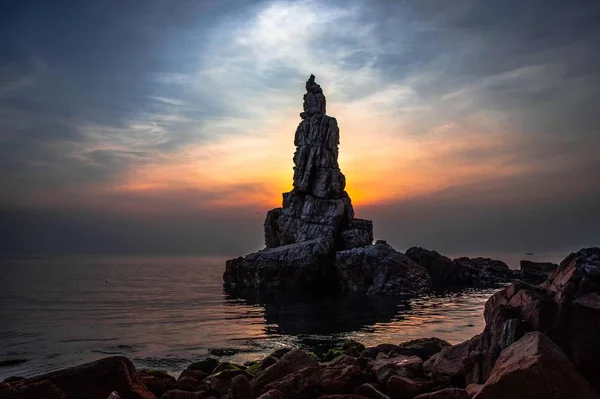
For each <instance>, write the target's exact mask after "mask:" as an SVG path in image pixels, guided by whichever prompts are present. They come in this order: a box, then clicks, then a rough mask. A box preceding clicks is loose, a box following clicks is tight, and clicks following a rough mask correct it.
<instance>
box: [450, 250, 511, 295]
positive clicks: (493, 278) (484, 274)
mask: <svg viewBox="0 0 600 399" xmlns="http://www.w3.org/2000/svg"><path fill="white" fill-rule="evenodd" d="M454 262H455V263H456V264H457V265H458V266H459V267H460V268H461V269H463V270H466V273H469V274H470V275H471V276H472V279H473V283H474V285H478V286H486V287H487V286H496V285H500V284H505V283H507V282H508V281H510V280H511V279H513V277H514V273H513V272H512V270H510V268H509V267H508V265H507V264H506V263H504V262H502V261H501V260H497V259H491V258H481V257H477V258H468V257H466V256H463V257H460V258H456V259H454Z"/></svg>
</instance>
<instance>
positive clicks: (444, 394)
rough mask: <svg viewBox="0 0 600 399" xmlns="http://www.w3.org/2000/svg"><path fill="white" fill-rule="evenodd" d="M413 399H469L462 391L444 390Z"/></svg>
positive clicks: (456, 389)
mask: <svg viewBox="0 0 600 399" xmlns="http://www.w3.org/2000/svg"><path fill="white" fill-rule="evenodd" d="M414 399H469V397H468V396H467V391H465V390H464V389H460V388H446V389H442V390H439V391H435V392H429V393H424V394H422V395H419V396H415V397H414ZM497 399H500V398H497ZM507 399H508V397H507ZM515 399H516V398H515ZM518 399H521V398H518Z"/></svg>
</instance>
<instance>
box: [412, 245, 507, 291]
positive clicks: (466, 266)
mask: <svg viewBox="0 0 600 399" xmlns="http://www.w3.org/2000/svg"><path fill="white" fill-rule="evenodd" d="M406 256H408V257H409V258H410V259H411V260H413V261H414V262H416V263H418V264H419V265H421V266H423V267H424V268H425V269H426V270H427V272H428V273H429V275H430V276H431V278H432V280H433V283H434V284H435V285H441V286H443V285H447V286H456V287H463V286H467V287H489V286H496V285H499V284H503V283H506V282H508V281H510V280H511V279H513V278H514V277H516V275H515V273H514V272H513V271H512V270H511V269H510V268H509V267H508V265H507V264H506V263H504V262H502V261H500V260H495V259H490V258H480V257H478V258H467V257H461V258H456V259H454V260H452V259H450V258H447V257H445V256H443V255H440V254H439V253H438V252H436V251H432V250H428V249H424V248H420V247H412V248H409V249H408V250H407V251H406Z"/></svg>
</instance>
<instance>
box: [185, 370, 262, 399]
mask: <svg viewBox="0 0 600 399" xmlns="http://www.w3.org/2000/svg"><path fill="white" fill-rule="evenodd" d="M238 375H243V376H244V377H246V378H247V379H251V378H252V376H251V375H250V374H248V373H247V372H246V371H244V370H223V371H221V372H219V373H217V374H213V375H210V376H208V377H206V378H205V379H204V381H203V382H202V383H203V384H205V385H208V386H209V387H210V391H211V392H215V393H217V394H219V396H224V395H227V394H228V393H229V387H230V386H231V382H232V381H233V379H234V378H235V377H236V376H238ZM198 390H199V389H198V388H196V391H198Z"/></svg>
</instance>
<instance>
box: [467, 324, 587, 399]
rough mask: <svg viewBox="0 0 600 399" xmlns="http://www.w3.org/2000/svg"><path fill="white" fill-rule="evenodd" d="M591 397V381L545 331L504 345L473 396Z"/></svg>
mask: <svg viewBox="0 0 600 399" xmlns="http://www.w3.org/2000/svg"><path fill="white" fill-rule="evenodd" d="M505 397H506V398H512V397H514V398H519V399H546V398H553V399H575V398H577V399H588V398H589V399H592V398H597V395H596V393H595V392H594V390H593V389H592V387H591V386H590V384H589V383H588V382H587V381H586V380H585V379H584V378H583V377H582V376H581V375H580V374H579V373H578V372H577V369H576V368H575V366H573V364H572V363H571V362H570V361H569V359H568V358H567V356H566V355H565V354H564V353H563V352H562V351H561V350H560V348H559V347H558V346H557V345H556V344H555V343H554V342H552V340H550V338H548V337H547V336H546V335H544V334H541V333H539V332H530V333H528V334H526V335H525V336H524V337H523V338H521V339H520V340H519V341H517V342H515V343H514V344H513V345H511V346H509V347H508V348H507V349H505V350H504V351H503V352H502V354H501V355H500V357H499V358H498V360H497V361H496V364H495V365H494V368H493V369H492V372H491V375H490V377H489V378H488V380H487V381H486V383H485V384H484V385H483V387H482V388H481V390H480V391H479V393H477V394H476V395H475V396H474V399H498V398H505Z"/></svg>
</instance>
